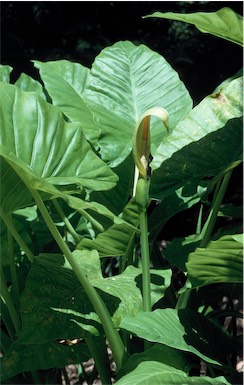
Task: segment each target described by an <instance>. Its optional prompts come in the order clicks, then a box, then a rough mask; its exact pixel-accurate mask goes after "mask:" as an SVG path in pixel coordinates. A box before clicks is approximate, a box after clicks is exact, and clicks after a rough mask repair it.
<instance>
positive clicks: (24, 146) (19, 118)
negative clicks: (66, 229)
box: [0, 83, 117, 212]
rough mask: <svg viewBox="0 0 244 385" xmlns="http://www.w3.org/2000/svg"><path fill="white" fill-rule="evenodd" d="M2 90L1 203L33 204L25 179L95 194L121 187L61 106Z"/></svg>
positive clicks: (7, 205) (11, 208) (9, 208)
mask: <svg viewBox="0 0 244 385" xmlns="http://www.w3.org/2000/svg"><path fill="white" fill-rule="evenodd" d="M0 90H1V94H0V116H1V121H2V126H1V133H0V155H1V156H2V158H3V159H4V160H3V162H2V163H1V164H3V171H2V173H1V177H2V180H1V187H2V194H1V203H2V205H3V208H4V210H5V212H9V211H14V210H16V209H18V208H22V207H24V206H25V205H29V204H32V203H33V201H32V198H31V196H30V194H29V192H28V190H27V188H26V187H24V185H23V182H22V180H21V179H20V178H19V176H21V178H22V179H24V180H25V182H26V183H27V184H29V185H30V184H32V183H34V182H36V184H38V183H39V187H40V186H41V185H45V184H46V187H47V185H48V186H49V187H48V188H50V189H52V186H50V184H51V183H52V184H56V185H59V186H64V185H74V184H78V185H79V186H80V187H86V188H89V189H92V190H102V189H107V188H108V189H109V188H112V187H113V186H115V182H116V180H117V176H116V175H115V174H114V173H113V172H112V171H111V170H110V169H109V167H108V166H107V165H106V164H105V163H104V162H103V161H102V160H101V159H100V158H99V157H98V156H97V155H96V154H95V153H94V152H93V151H92V149H91V147H90V145H89V143H88V142H87V140H86V139H85V137H84V135H83V133H82V130H81V127H80V125H79V124H74V123H67V122H65V120H64V119H63V116H62V113H61V112H60V110H59V109H58V108H57V107H54V106H52V105H50V104H49V103H47V102H45V101H44V100H43V99H42V98H41V97H40V96H38V95H37V94H35V93H31V92H24V91H22V90H20V89H19V88H17V87H15V86H12V85H8V84H4V83H2V84H1V85H0ZM48 183H49V184H48ZM76 191H77V192H79V189H77V188H76ZM56 192H57V191H56Z"/></svg>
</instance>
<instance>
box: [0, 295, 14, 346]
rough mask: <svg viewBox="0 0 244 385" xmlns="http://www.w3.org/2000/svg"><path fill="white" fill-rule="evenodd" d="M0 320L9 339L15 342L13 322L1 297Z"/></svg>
mask: <svg viewBox="0 0 244 385" xmlns="http://www.w3.org/2000/svg"><path fill="white" fill-rule="evenodd" d="M0 305H1V319H2V321H3V323H4V325H5V327H6V329H7V332H8V335H9V337H10V338H11V340H12V341H14V340H15V329H14V324H13V321H12V319H11V317H10V314H9V311H8V308H7V306H6V303H5V302H4V301H3V297H2V296H1V304H0Z"/></svg>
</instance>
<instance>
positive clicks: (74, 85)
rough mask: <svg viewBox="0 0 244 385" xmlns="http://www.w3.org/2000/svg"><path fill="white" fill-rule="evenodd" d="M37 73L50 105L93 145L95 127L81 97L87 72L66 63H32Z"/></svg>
mask: <svg viewBox="0 0 244 385" xmlns="http://www.w3.org/2000/svg"><path fill="white" fill-rule="evenodd" d="M34 64H35V67H36V68H38V69H39V70H40V75H41V78H42V80H43V82H44V84H45V88H46V89H47V91H48V93H49V95H50V96H51V98H52V102H53V104H54V105H56V106H58V107H59V108H60V109H61V111H63V113H64V114H65V115H66V116H67V117H68V118H69V119H70V121H71V122H78V123H80V124H81V126H82V129H83V131H84V133H85V135H86V138H87V139H88V140H89V141H91V142H96V140H97V137H98V136H99V126H98V125H97V124H96V123H95V122H94V119H93V114H92V111H91V110H90V109H89V106H88V105H87V102H86V100H85V98H84V91H85V88H86V83H87V77H88V74H89V69H88V68H86V67H84V66H82V65H81V64H78V63H73V62H70V61H68V60H57V61H50V62H46V63H45V62H40V61H37V60H35V61H34Z"/></svg>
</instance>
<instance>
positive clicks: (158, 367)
mask: <svg viewBox="0 0 244 385" xmlns="http://www.w3.org/2000/svg"><path fill="white" fill-rule="evenodd" d="M116 384H118V385H151V384H153V385H162V384H170V385H231V383H230V382H229V381H227V380H226V379H225V378H224V377H215V378H211V377H195V376H193V377H189V376H187V374H186V373H185V372H183V371H181V370H177V369H175V368H174V367H172V366H170V365H165V364H163V363H161V362H157V361H155V359H154V358H153V357H152V359H151V360H149V361H144V362H142V363H140V364H139V365H138V366H137V367H136V369H134V370H133V371H132V372H131V373H129V374H127V375H125V376H124V377H122V378H121V379H120V380H118V381H117V382H116Z"/></svg>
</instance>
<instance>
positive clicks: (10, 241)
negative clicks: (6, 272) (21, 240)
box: [8, 229, 20, 308]
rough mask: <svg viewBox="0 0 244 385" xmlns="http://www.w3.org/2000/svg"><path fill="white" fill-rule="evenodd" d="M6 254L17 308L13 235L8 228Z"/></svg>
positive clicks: (18, 296) (18, 304)
mask: <svg viewBox="0 0 244 385" xmlns="http://www.w3.org/2000/svg"><path fill="white" fill-rule="evenodd" d="M8 256H9V264H10V272H11V279H12V287H13V294H14V296H15V302H16V305H17V308H19V306H20V293H19V283H18V278H17V272H16V265H15V262H14V245H13V236H12V234H11V232H10V230H9V229H8Z"/></svg>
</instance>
